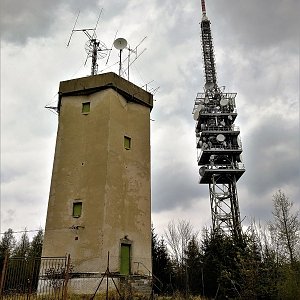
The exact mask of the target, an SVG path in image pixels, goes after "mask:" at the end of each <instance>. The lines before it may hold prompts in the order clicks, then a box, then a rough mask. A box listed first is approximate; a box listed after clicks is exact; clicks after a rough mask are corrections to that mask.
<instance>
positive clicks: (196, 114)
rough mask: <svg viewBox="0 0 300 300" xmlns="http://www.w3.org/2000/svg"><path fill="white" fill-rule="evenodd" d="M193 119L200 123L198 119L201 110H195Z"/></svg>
mask: <svg viewBox="0 0 300 300" xmlns="http://www.w3.org/2000/svg"><path fill="white" fill-rule="evenodd" d="M193 118H194V120H195V121H198V118H199V110H198V109H196V110H195V112H194V116H193Z"/></svg>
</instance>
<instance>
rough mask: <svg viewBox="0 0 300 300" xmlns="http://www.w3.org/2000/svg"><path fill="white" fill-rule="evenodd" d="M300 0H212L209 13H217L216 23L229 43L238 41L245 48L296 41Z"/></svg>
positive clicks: (221, 34)
mask: <svg viewBox="0 0 300 300" xmlns="http://www.w3.org/2000/svg"><path fill="white" fill-rule="evenodd" d="M299 10H300V7H299V1H297V0H286V1H281V0H265V1H259V0H254V1H234V0H228V1H223V0H217V1H211V2H210V3H209V7H208V15H209V16H210V12H211V11H212V15H213V16H214V15H216V16H218V18H217V19H216V20H215V21H217V22H214V23H216V24H215V27H218V28H219V30H222V33H220V36H222V37H223V39H224V40H227V41H228V42H229V43H230V42H231V41H233V40H235V41H238V42H239V43H240V44H242V45H243V46H244V47H245V48H247V49H248V48H252V47H259V48H263V47H266V46H276V45H278V44H280V43H295V40H294V39H295V37H297V36H298V33H299V14H298V12H299Z"/></svg>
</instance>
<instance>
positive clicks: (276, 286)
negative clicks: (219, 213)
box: [152, 190, 300, 300]
mask: <svg viewBox="0 0 300 300" xmlns="http://www.w3.org/2000/svg"><path fill="white" fill-rule="evenodd" d="M272 215H273V218H272V220H270V221H269V223H268V225H267V226H266V227H262V226H260V224H257V223H256V222H255V221H253V222H252V224H251V225H250V226H249V228H248V229H247V230H246V232H244V233H243V239H242V242H238V243H237V242H236V241H235V240H234V239H233V238H232V237H231V236H229V235H226V234H224V233H222V232H212V231H211V230H208V229H203V231H202V232H201V234H199V232H195V231H194V229H193V227H192V226H191V224H190V222H189V221H184V220H180V221H178V222H176V223H175V222H170V223H169V225H168V227H167V229H166V230H165V234H164V237H161V238H159V237H158V236H157V234H155V229H152V253H153V274H155V277H154V278H157V280H156V281H155V285H154V289H155V291H156V293H158V294H174V293H179V294H180V295H181V298H182V299H184V298H186V299H187V298H188V296H189V295H201V296H204V297H207V298H208V299H209V298H213V299H250V300H251V299H300V221H299V211H295V210H294V209H293V202H292V201H290V200H289V199H288V197H287V196H286V195H285V194H284V193H283V192H281V191H280V190H279V191H278V192H277V193H276V194H275V195H274V196H273V212H272Z"/></svg>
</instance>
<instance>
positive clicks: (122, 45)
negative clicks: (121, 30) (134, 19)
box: [114, 38, 127, 50]
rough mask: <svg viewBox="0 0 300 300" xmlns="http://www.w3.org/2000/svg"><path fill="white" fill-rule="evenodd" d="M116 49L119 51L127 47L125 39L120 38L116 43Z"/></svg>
mask: <svg viewBox="0 0 300 300" xmlns="http://www.w3.org/2000/svg"><path fill="white" fill-rule="evenodd" d="M114 47H115V48H116V49H118V50H123V49H125V48H126V47H127V41H126V40H125V39H123V38H118V39H116V40H115V41H114Z"/></svg>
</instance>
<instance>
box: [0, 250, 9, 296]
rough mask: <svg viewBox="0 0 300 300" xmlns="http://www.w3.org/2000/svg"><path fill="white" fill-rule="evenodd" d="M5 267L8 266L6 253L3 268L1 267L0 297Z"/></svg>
mask: <svg viewBox="0 0 300 300" xmlns="http://www.w3.org/2000/svg"><path fill="white" fill-rule="evenodd" d="M7 265H8V253H6V254H5V258H4V262H3V267H2V273H1V282H0V296H2V292H3V289H4V282H5V281H4V279H5V276H6V271H7Z"/></svg>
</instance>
